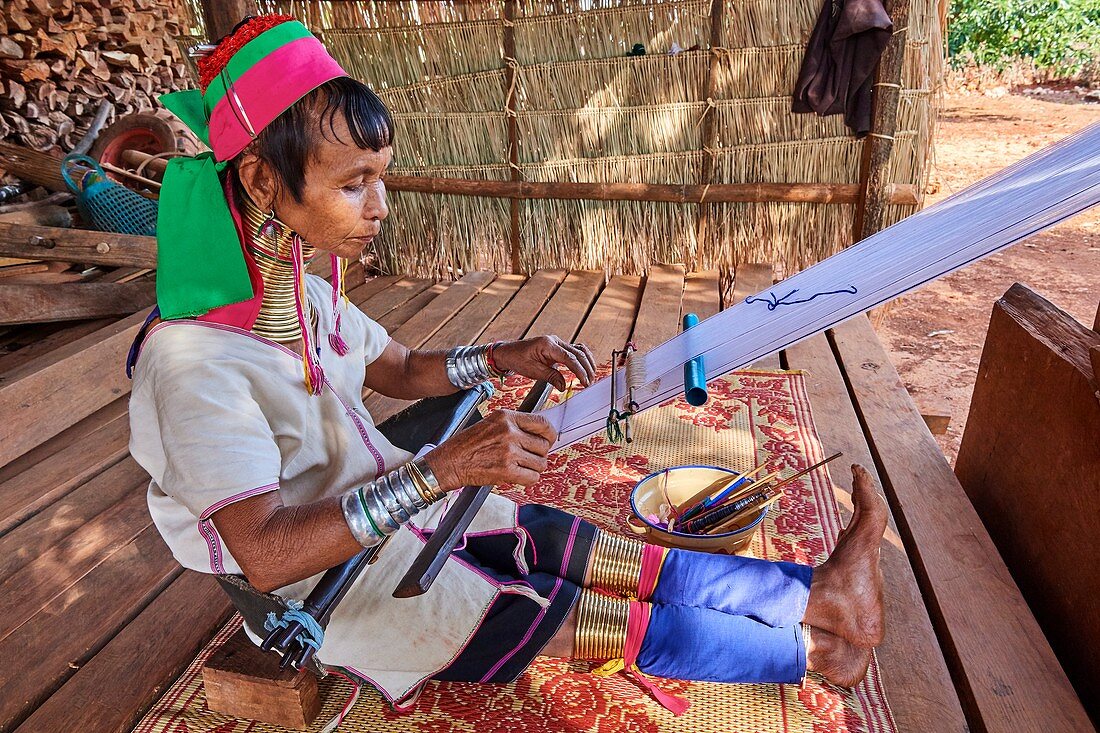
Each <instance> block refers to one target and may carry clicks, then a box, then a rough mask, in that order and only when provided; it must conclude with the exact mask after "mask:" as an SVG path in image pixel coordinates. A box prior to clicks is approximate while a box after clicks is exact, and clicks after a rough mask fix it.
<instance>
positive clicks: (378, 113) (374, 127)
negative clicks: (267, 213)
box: [247, 76, 394, 203]
mask: <svg viewBox="0 0 1100 733" xmlns="http://www.w3.org/2000/svg"><path fill="white" fill-rule="evenodd" d="M338 113H340V114H343V116H344V119H345V120H347V123H348V130H349V131H350V132H351V139H352V142H354V143H355V145H356V146H358V147H359V148H362V149H363V150H366V149H367V148H370V149H371V150H375V151H377V150H381V149H382V148H385V147H388V146H390V145H392V144H393V132H394V130H393V117H392V116H391V115H390V111H389V110H388V109H386V105H385V104H384V103H383V102H382V100H381V99H379V98H378V96H377V95H376V94H375V93H374V92H372V91H371V90H370V88H369V87H368V86H367V85H366V84H363V83H362V82H360V81H357V80H355V79H352V78H350V77H346V76H344V77H339V78H336V79H332V80H330V81H327V82H325V83H324V84H322V85H321V86H319V87H317V88H316V89H314V90H313V91H311V92H310V93H309V94H307V95H305V96H304V97H302V98H301V99H300V100H298V101H297V102H296V103H294V104H293V105H291V107H290V108H289V109H288V110H286V111H285V112H283V113H282V114H281V115H279V116H278V117H276V118H275V119H274V120H273V121H272V122H271V124H269V125H268V126H267V127H265V128H264V129H263V130H261V131H260V134H259V135H257V136H256V140H255V142H254V143H253V144H252V145H250V146H249V148H247V149H248V150H249V151H251V152H253V153H255V154H256V155H257V156H259V157H260V159H262V160H264V161H265V162H266V163H268V164H269V165H270V166H271V167H272V168H273V169H274V171H275V174H276V176H277V177H278V178H279V181H280V183H281V184H282V185H284V186H285V187H286V190H287V191H289V192H290V195H291V196H293V197H294V200H295V201H297V202H299V203H301V201H302V192H303V190H304V188H305V180H306V179H305V169H306V164H307V162H308V161H309V159H310V157H311V156H312V155H313V154H314V152H315V151H316V149H317V145H318V144H319V140H318V135H320V137H321V138H323V139H325V140H329V141H333V142H345V141H344V140H341V139H340V137H339V135H337V133H336V115H337V114H338Z"/></svg>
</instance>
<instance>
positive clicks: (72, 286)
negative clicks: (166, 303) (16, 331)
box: [0, 281, 157, 325]
mask: <svg viewBox="0 0 1100 733" xmlns="http://www.w3.org/2000/svg"><path fill="white" fill-rule="evenodd" d="M156 300H157V296H156V289H155V286H154V285H153V283H152V282H148V281H138V282H132V283H96V282H92V283H66V284H62V285H45V284H43V285H8V284H3V283H0V325H12V324H19V323H48V322H52V321H79V320H81V319H85V318H105V317H107V316H127V315H130V314H131V313H134V312H136V311H139V310H142V309H144V308H149V307H151V306H152V305H153V304H154V303H155V302H156Z"/></svg>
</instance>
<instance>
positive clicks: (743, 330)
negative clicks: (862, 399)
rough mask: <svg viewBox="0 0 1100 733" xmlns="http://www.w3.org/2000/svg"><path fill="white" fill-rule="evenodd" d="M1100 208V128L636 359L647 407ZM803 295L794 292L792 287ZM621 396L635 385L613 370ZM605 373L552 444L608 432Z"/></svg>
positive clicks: (573, 403)
mask: <svg viewBox="0 0 1100 733" xmlns="http://www.w3.org/2000/svg"><path fill="white" fill-rule="evenodd" d="M1097 203H1100V124H1095V125H1092V126H1090V127H1087V128H1085V129H1084V130H1082V131H1080V132H1078V133H1076V134H1074V135H1071V136H1070V137H1067V138H1065V139H1064V140H1061V141H1059V142H1058V143H1055V144H1054V145H1051V146H1049V147H1047V148H1044V149H1043V150H1040V151H1038V152H1036V153H1034V154H1033V155H1031V156H1029V157H1027V158H1024V159H1023V160H1021V161H1019V162H1017V163H1015V164H1013V165H1011V166H1009V167H1007V168H1005V169H1004V170H1002V171H1000V172H998V173H996V174H994V175H992V176H989V177H988V178H985V179H983V180H981V181H979V182H978V183H976V184H974V185H973V186H970V187H969V188H966V189H964V190H963V191H960V192H959V193H957V194H954V195H953V196H950V197H949V198H947V199H945V200H943V201H941V202H940V203H938V204H936V205H934V206H930V207H929V208H927V209H924V210H923V211H920V212H918V213H916V214H913V215H912V216H910V217H908V218H906V219H903V220H902V221H900V222H898V223H897V224H895V225H893V226H891V227H889V228H887V229H884V230H882V231H881V232H878V233H877V234H875V235H873V236H871V237H868V238H867V239H865V240H863V241H862V242H859V243H858V244H855V245H853V246H851V247H849V248H847V249H845V250H844V251H842V252H840V253H838V254H835V255H833V256H832V257H829V258H828V259H825V260H822V261H821V262H819V263H817V264H816V265H814V266H812V267H809V268H807V269H805V270H803V271H802V272H800V273H798V274H796V275H793V276H792V277H790V278H787V279H786V280H784V281H783V282H781V283H778V284H776V285H775V286H773V287H771V288H769V289H767V290H766V291H764V292H763V293H761V294H758V296H757V297H756V298H750V299H748V300H746V301H744V302H742V303H739V304H737V305H735V306H733V307H732V308H728V309H727V310H725V311H722V312H721V313H718V314H717V315H714V316H712V317H710V318H708V319H706V320H705V321H702V322H700V323H699V324H698V325H697V326H695V327H694V328H691V329H688V330H687V331H684V332H683V333H681V334H679V335H678V336H676V337H674V338H672V339H670V340H668V341H666V342H665V343H663V344H661V345H660V346H658V347H656V348H655V349H653V350H652V351H650V352H648V353H646V354H636V355H634V357H633V360H636V361H639V362H643V361H644V369H645V373H646V374H647V375H648V376H649V377H650V379H651V380H652V381H650V382H649V383H648V384H647V385H646V386H645V387H644V388H642V389H640V390H638V389H635V399H636V401H637V402H638V404H639V408H640V409H643V410H644V409H646V408H648V407H652V406H654V405H657V404H660V403H661V402H663V401H664V400H666V399H669V398H670V397H673V396H674V395H675V394H676V393H677V392H678V391H679V390H681V389H682V388H683V379H682V378H680V379H677V375H678V374H679V372H680V370H681V369H682V367H683V364H684V363H685V362H687V361H689V360H690V359H692V358H694V357H696V356H699V355H703V356H705V357H706V367H707V369H706V377H707V378H708V379H711V378H714V377H717V376H720V375H722V374H725V373H726V372H728V371H731V370H733V369H736V368H738V367H740V366H744V365H745V364H751V363H752V362H754V361H756V360H758V359H760V358H761V357H764V356H767V355H768V354H772V353H775V352H776V351H779V350H781V349H784V348H786V347H787V346H791V345H793V344H795V343H797V342H798V341H801V340H803V339H805V338H808V337H810V336H813V335H814V334H817V333H820V332H822V331H824V330H826V329H828V328H831V327H833V326H835V325H837V324H838V323H841V322H842V321H845V320H847V319H849V318H852V317H853V316H856V315H859V314H861V313H864V312H866V311H868V310H870V309H872V308H874V307H876V306H878V305H881V304H882V303H885V302H886V301H888V300H892V299H893V298H896V297H898V296H899V295H902V294H903V293H906V292H909V291H910V290H914V289H916V288H918V287H920V286H921V285H924V284H925V283H927V282H929V281H931V280H934V279H936V278H938V277H941V276H943V275H946V274H948V273H950V272H954V271H955V270H958V269H959V268H961V267H965V266H966V265H968V264H970V263H971V262H974V261H976V260H978V259H981V258H982V257H986V256H988V255H990V254H993V253H994V252H997V251H998V250H1001V249H1004V248H1005V247H1008V246H1010V245H1012V244H1015V243H1017V242H1019V241H1021V240H1023V239H1026V238H1028V237H1030V236H1032V235H1033V234H1036V233H1038V232H1040V231H1042V230H1044V229H1047V228H1048V227H1051V226H1054V225H1055V224H1057V223H1059V222H1061V221H1063V220H1065V219H1068V218H1069V217H1071V216H1073V215H1075V214H1078V213H1080V212H1082V211H1084V210H1086V209H1088V208H1090V207H1092V206H1095V205H1096V204H1097ZM792 290H793V291H796V293H795V295H793V296H789V297H788V294H789V293H790V292H791V291H792ZM615 379H616V385H617V387H618V388H619V389H617V390H616V391H617V392H618V393H619V394H620V395H621V394H624V392H625V387H626V386H627V381H626V375H625V374H623V373H619V372H617V373H616V375H615ZM610 398H611V388H610V380H609V379H606V378H605V379H602V380H600V381H599V382H596V383H595V384H593V385H592V386H590V387H589V388H588V389H585V390H584V391H583V392H580V393H578V394H577V395H575V396H574V397H573V398H572V399H569V400H567V401H565V402H563V403H561V404H559V405H556V406H554V407H551V408H548V409H546V410H543V411H542V413H541V414H542V415H543V416H544V417H546V418H547V419H549V420H550V421H551V423H552V424H553V425H554V426H555V427H556V428H557V429H558V441H557V442H556V443H555V444H554V449H555V450H556V449H558V448H561V447H563V446H566V445H569V444H571V443H574V442H576V441H577V440H581V439H583V438H586V437H588V436H589V435H592V434H593V433H595V432H597V431H599V430H601V429H602V428H603V426H604V424H605V422H606V419H607V414H608V410H609V407H610Z"/></svg>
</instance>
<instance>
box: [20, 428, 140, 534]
mask: <svg viewBox="0 0 1100 733" xmlns="http://www.w3.org/2000/svg"><path fill="white" fill-rule="evenodd" d="M129 441H130V421H129V419H128V417H127V416H126V415H125V413H123V414H121V415H118V416H116V417H115V418H114V419H113V420H111V421H110V422H107V423H106V424H104V425H102V426H101V427H99V428H98V429H96V430H94V431H92V432H90V433H88V434H87V435H85V436H83V437H79V438H74V439H73V440H72V441H71V442H70V443H69V445H68V446H67V447H66V448H65V449H64V450H63V451H61V452H59V453H58V454H56V455H53V456H50V457H49V458H47V459H44V460H42V461H41V462H40V463H38V464H37V465H35V466H32V467H30V468H28V469H27V470H25V471H23V472H22V473H20V474H18V475H16V476H13V477H12V478H11V479H9V480H7V481H4V482H3V483H2V484H0V535H3V534H4V533H6V532H7V531H8V530H10V529H11V528H12V527H15V526H16V525H18V524H19V523H21V522H23V521H24V520H26V519H27V518H28V517H30V516H31V515H33V514H34V513H35V512H38V511H41V510H42V509H43V508H45V507H47V506H49V505H50V504H52V503H53V502H55V501H57V500H58V499H59V498H61V497H62V496H65V495H66V494H68V493H69V492H70V491H72V490H73V489H74V488H76V487H77V486H80V485H81V484H83V483H84V482H85V481H88V480H89V479H91V478H93V477H95V476H97V475H98V474H99V473H100V472H101V471H104V470H105V469H107V468H109V467H110V466H113V465H114V464H116V463H118V462H119V461H121V460H122V459H123V458H125V457H126V455H127V454H128V453H129Z"/></svg>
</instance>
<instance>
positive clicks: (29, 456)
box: [0, 398, 128, 484]
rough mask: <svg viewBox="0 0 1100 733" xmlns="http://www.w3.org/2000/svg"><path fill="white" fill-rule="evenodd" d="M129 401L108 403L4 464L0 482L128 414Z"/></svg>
mask: <svg viewBox="0 0 1100 733" xmlns="http://www.w3.org/2000/svg"><path fill="white" fill-rule="evenodd" d="M127 402H128V400H126V399H125V398H124V399H121V400H115V401H114V402H110V403H108V404H107V405H106V406H104V407H102V408H100V409H99V410H96V411H95V412H93V413H92V414H91V415H89V416H88V417H86V418H84V419H83V420H81V421H80V422H78V423H76V424H75V425H73V426H72V427H70V428H67V429H65V430H64V431H62V432H61V433H58V434H57V435H55V436H54V437H52V438H50V439H49V440H47V441H45V442H44V443H41V444H40V445H38V446H36V447H35V448H34V449H33V450H31V451H28V452H27V453H25V454H24V455H22V456H20V457H19V458H17V459H15V460H14V461H11V462H10V463H8V464H6V465H4V466H3V467H2V468H0V484H3V483H5V482H7V481H10V480H11V479H13V478H15V477H16V476H18V475H19V474H21V473H23V472H24V471H26V470H27V469H30V468H35V467H36V466H38V465H39V464H40V463H42V462H43V461H45V460H46V459H47V458H49V457H50V456H52V455H55V454H57V453H59V452H60V451H62V450H65V449H66V448H68V447H69V446H70V445H72V444H73V443H74V442H77V441H79V440H80V439H82V438H83V437H84V436H85V435H89V434H90V433H93V432H95V431H96V430H99V429H100V428H102V427H103V426H104V425H106V424H107V423H109V422H112V421H114V420H116V419H117V418H119V417H120V416H124V415H126V409H127Z"/></svg>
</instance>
